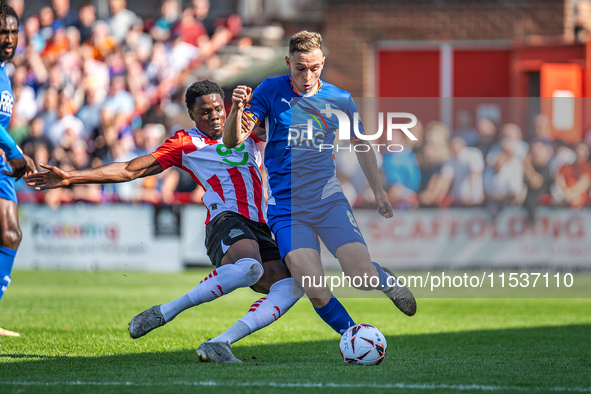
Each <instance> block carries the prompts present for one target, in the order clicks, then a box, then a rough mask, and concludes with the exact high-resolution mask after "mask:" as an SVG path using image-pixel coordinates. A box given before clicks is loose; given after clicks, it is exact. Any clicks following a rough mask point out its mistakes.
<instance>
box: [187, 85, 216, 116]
mask: <svg viewBox="0 0 591 394" xmlns="http://www.w3.org/2000/svg"><path fill="white" fill-rule="evenodd" d="M216 93H217V94H219V95H220V96H221V98H222V100H223V99H224V90H223V89H222V88H221V87H220V85H218V84H217V83H215V82H211V81H208V80H207V79H204V80H203V81H199V82H194V83H193V84H192V85H191V86H189V88H188V89H187V93H186V94H185V104H187V109H188V110H192V109H193V106H194V105H195V101H197V98H198V97H201V96H207V95H209V94H216Z"/></svg>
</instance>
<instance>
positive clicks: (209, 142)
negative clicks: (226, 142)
mask: <svg viewBox="0 0 591 394" xmlns="http://www.w3.org/2000/svg"><path fill="white" fill-rule="evenodd" d="M195 131H196V132H197V134H199V136H201V138H203V140H204V141H205V143H206V144H207V145H212V144H215V143H218V142H221V140H222V137H220V139H219V140H214V139H213V138H211V137H208V136H207V134H205V133H204V132H202V131H201V130H199V129H198V128H197V127H195Z"/></svg>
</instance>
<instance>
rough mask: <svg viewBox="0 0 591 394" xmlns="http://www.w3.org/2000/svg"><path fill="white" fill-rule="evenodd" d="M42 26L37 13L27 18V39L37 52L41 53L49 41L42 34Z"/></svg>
mask: <svg viewBox="0 0 591 394" xmlns="http://www.w3.org/2000/svg"><path fill="white" fill-rule="evenodd" d="M40 27H41V25H40V22H39V17H38V16H37V15H33V16H31V17H29V18H27V20H26V22H25V40H26V42H27V44H28V45H30V46H31V48H32V49H33V50H34V51H35V52H37V53H41V51H43V49H45V43H46V41H47V39H46V38H44V37H43V36H42V35H41V31H40Z"/></svg>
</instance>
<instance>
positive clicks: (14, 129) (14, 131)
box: [7, 112, 29, 145]
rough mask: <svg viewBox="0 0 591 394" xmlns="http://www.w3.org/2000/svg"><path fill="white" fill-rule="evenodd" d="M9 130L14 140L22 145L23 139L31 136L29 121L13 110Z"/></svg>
mask: <svg viewBox="0 0 591 394" xmlns="http://www.w3.org/2000/svg"><path fill="white" fill-rule="evenodd" d="M7 131H8V133H9V134H10V135H11V136H12V138H13V139H14V141H15V142H16V143H17V144H18V145H20V144H21V143H22V141H23V140H24V139H25V138H27V137H28V136H29V125H28V122H27V121H26V120H24V119H22V118H20V117H19V116H18V114H17V113H16V112H13V113H12V117H11V118H10V124H9V125H8V129H7Z"/></svg>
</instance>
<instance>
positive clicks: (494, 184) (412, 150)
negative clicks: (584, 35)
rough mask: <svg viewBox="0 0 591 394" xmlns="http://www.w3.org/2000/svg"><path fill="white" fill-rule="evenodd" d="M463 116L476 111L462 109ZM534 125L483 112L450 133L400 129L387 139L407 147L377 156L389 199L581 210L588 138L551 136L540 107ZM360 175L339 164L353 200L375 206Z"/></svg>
mask: <svg viewBox="0 0 591 394" xmlns="http://www.w3.org/2000/svg"><path fill="white" fill-rule="evenodd" d="M458 115H459V116H458V118H465V117H468V118H470V117H471V114H470V113H468V112H467V111H465V110H462V111H460V113H459V114H458ZM461 123H462V122H461V121H459V120H456V124H461ZM534 125H535V126H534V130H533V131H532V133H531V134H532V135H531V137H530V138H527V141H525V140H524V136H523V134H522V130H521V128H520V127H519V126H518V125H516V124H514V123H505V124H501V125H499V126H497V125H496V124H495V123H494V122H493V121H491V120H489V119H486V118H482V119H479V120H478V121H477V122H476V127H474V128H471V127H465V128H458V129H457V130H454V131H452V132H450V130H449V128H448V127H447V126H446V125H445V124H443V123H441V122H430V123H427V124H426V125H423V124H422V123H421V122H420V121H419V122H418V124H417V125H416V126H415V127H414V128H412V129H410V131H411V132H412V134H413V135H415V136H416V137H417V141H411V140H410V139H408V138H406V136H404V134H403V133H402V131H399V132H398V134H396V132H395V133H394V134H393V139H392V140H391V141H389V143H390V144H392V143H394V144H401V145H403V146H404V147H405V148H404V150H403V151H402V152H396V153H390V152H388V151H387V150H382V154H381V155H380V156H381V157H380V158H381V172H382V174H383V183H384V185H385V189H386V190H387V192H388V196H389V198H390V201H391V203H392V204H393V206H394V207H395V208H398V209H412V208H417V207H439V208H444V207H466V206H484V207H486V208H488V209H489V211H490V212H491V214H493V215H496V214H497V213H498V212H499V211H500V210H501V209H502V208H503V207H505V206H523V207H524V208H526V210H527V212H528V214H529V216H530V218H532V219H534V218H535V210H536V207H538V206H541V205H553V206H569V207H572V208H575V209H578V208H580V207H582V206H583V205H585V204H588V203H589V201H591V199H590V193H591V190H590V189H591V163H590V162H589V145H588V143H591V140H590V141H581V142H579V143H577V144H575V145H572V144H567V143H565V142H564V141H561V140H552V139H551V137H550V129H549V122H548V118H547V117H546V116H544V115H542V114H540V115H538V116H537V117H536V118H535V121H534ZM358 176H359V173H358V170H357V169H355V168H351V169H350V168H349V167H341V168H340V178H341V182H342V183H344V185H345V191H346V193H347V194H348V197H349V199H350V200H351V201H354V205H357V206H364V205H371V204H372V203H373V196H372V194H371V192H368V191H369V189H368V185H367V183H366V182H365V183H363V182H361V183H359V182H355V181H353V179H355V178H356V177H358Z"/></svg>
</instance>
